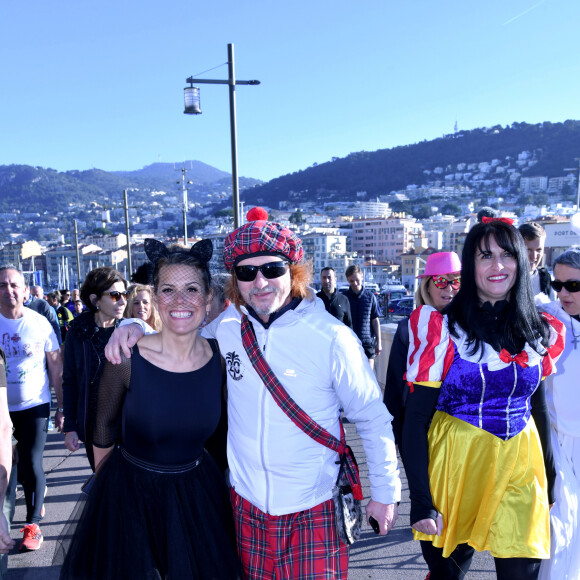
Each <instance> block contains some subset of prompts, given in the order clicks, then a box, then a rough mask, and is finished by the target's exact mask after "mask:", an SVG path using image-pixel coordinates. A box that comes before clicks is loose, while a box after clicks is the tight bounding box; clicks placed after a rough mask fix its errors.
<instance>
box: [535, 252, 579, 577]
mask: <svg viewBox="0 0 580 580" xmlns="http://www.w3.org/2000/svg"><path fill="white" fill-rule="evenodd" d="M554 278H555V280H554V281H553V282H552V288H554V290H556V292H557V293H558V300H556V301H555V302H550V303H549V304H546V305H544V309H545V310H546V312H548V313H550V314H552V315H553V316H555V317H556V318H558V319H559V320H561V321H562V322H563V323H564V324H565V325H566V346H565V348H564V352H563V353H562V356H561V357H560V360H559V362H558V372H557V373H556V374H555V375H552V376H550V377H549V378H548V379H547V385H546V399H547V403H548V408H549V410H550V419H551V427H552V429H551V431H552V447H553V451H554V460H555V463H556V482H555V487H554V495H555V498H556V503H555V504H554V506H553V508H552V510H551V512H550V527H551V557H550V560H544V561H543V562H542V567H541V571H540V578H541V579H542V580H548V579H551V580H565V579H570V580H572V579H574V580H578V579H579V578H580V521H579V519H580V509H579V503H580V396H579V393H578V377H579V376H580V248H571V249H569V250H567V251H566V252H564V253H563V254H562V255H560V256H559V257H558V258H557V259H556V260H555V262H554Z"/></svg>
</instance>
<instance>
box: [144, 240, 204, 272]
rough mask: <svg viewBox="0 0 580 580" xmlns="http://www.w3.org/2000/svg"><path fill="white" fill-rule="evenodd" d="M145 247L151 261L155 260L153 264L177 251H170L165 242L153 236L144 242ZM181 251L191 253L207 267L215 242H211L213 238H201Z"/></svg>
mask: <svg viewBox="0 0 580 580" xmlns="http://www.w3.org/2000/svg"><path fill="white" fill-rule="evenodd" d="M144 247H145V253H146V254H147V257H148V258H149V260H150V261H151V262H153V264H156V263H157V261H158V260H159V259H161V258H167V257H168V256H169V255H170V254H172V253H173V252H174V251H175V250H173V252H170V251H169V248H168V247H167V246H166V245H165V244H163V243H162V242H159V241H158V240H155V239H153V238H147V239H146V240H145V242H144ZM180 251H182V252H183V253H185V254H191V255H192V256H193V257H194V258H196V259H197V260H199V261H200V262H201V263H202V264H203V265H204V266H206V267H207V265H208V262H209V261H210V260H211V257H212V255H213V244H212V243H211V240H201V241H199V242H197V243H196V244H194V245H193V246H192V247H191V248H190V249H189V250H187V249H185V248H183V250H180Z"/></svg>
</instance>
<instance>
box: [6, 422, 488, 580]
mask: <svg viewBox="0 0 580 580" xmlns="http://www.w3.org/2000/svg"><path fill="white" fill-rule="evenodd" d="M346 432H347V438H348V440H349V442H350V443H351V445H352V447H353V450H354V452H355V455H356V457H357V458H359V466H360V468H361V475H362V478H363V485H364V487H365V495H366V496H367V497H368V493H369V490H368V479H367V467H366V463H365V462H364V461H362V460H363V458H364V453H363V451H362V446H361V444H360V440H359V439H358V437H357V436H356V433H355V430H354V427H353V426H352V425H346ZM44 468H45V471H46V473H47V484H48V492H47V495H46V517H45V518H44V520H43V521H42V525H41V529H42V533H43V535H44V544H43V545H42V548H41V549H40V550H38V551H37V552H26V553H19V552H18V546H19V543H20V542H19V540H20V538H21V537H22V534H20V533H19V532H18V530H19V529H20V528H21V527H22V525H23V524H24V517H25V507H24V498H23V496H22V491H21V489H20V488H19V489H18V493H17V506H16V514H15V517H14V522H13V525H12V537H13V538H15V539H16V540H17V545H16V548H15V549H14V551H13V552H12V554H10V555H9V557H8V574H7V579H8V580H23V579H26V580H53V579H57V578H58V574H59V568H58V567H52V566H51V562H52V557H53V553H54V549H55V544H56V540H57V538H58V537H59V534H60V533H61V531H62V529H63V526H64V525H65V523H66V522H67V520H68V518H69V515H70V513H71V511H72V509H73V507H74V505H75V503H76V500H77V498H78V495H79V493H80V487H81V485H82V483H83V482H84V481H85V480H86V479H87V477H88V476H89V475H90V468H89V464H88V462H87V460H86V457H85V454H84V452H83V451H78V452H77V453H70V452H69V451H67V450H66V449H65V447H64V445H63V437H62V435H60V434H58V433H56V432H51V433H49V436H48V441H47V444H46V450H45V455H44ZM403 475H404V474H403ZM399 513H400V516H399V520H398V522H397V525H396V526H395V528H394V529H393V530H392V531H391V532H390V533H389V535H388V536H386V537H378V536H376V535H375V534H374V533H373V531H372V530H371V529H370V528H368V527H366V525H365V527H364V529H363V533H362V537H361V539H360V540H359V541H358V542H357V543H356V544H355V545H354V547H353V548H352V550H351V561H350V567H349V575H348V578H349V580H368V579H373V580H379V579H380V580H383V579H387V580H389V579H393V580H423V579H424V578H425V576H426V574H427V567H426V565H425V563H424V562H423V559H422V557H421V555H420V550H419V546H418V544H417V543H415V542H413V540H412V538H411V531H410V528H409V494H408V487H407V481H406V479H405V478H404V477H403V500H402V502H401V505H400V509H399ZM493 570H494V567H493V559H492V558H491V556H490V555H489V554H487V553H484V554H477V555H476V557H475V558H474V561H473V565H472V568H471V571H470V572H469V574H468V575H467V579H469V580H471V579H473V580H492V579H494V578H495V572H494V571H493ZM103 580H107V579H106V578H104V579H103ZM127 580H134V579H129V578H128V579H127ZM135 580H138V579H135ZM179 580H187V579H179Z"/></svg>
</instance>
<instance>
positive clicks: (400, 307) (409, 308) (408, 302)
mask: <svg viewBox="0 0 580 580" xmlns="http://www.w3.org/2000/svg"><path fill="white" fill-rule="evenodd" d="M413 301H414V298H413V296H406V297H405V298H401V299H400V300H399V301H398V302H397V304H396V305H395V307H394V308H393V314H395V315H397V316H409V314H411V312H413V309H414V304H413Z"/></svg>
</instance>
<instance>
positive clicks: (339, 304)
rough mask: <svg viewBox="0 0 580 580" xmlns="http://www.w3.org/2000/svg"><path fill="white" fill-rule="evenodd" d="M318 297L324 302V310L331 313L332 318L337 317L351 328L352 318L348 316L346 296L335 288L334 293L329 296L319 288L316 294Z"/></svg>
mask: <svg viewBox="0 0 580 580" xmlns="http://www.w3.org/2000/svg"><path fill="white" fill-rule="evenodd" d="M316 296H318V298H320V299H321V300H322V302H324V306H325V308H326V311H327V312H329V313H330V314H332V316H334V318H337V319H338V320H340V321H341V322H344V324H346V325H347V326H348V327H349V328H352V319H351V316H350V302H349V301H348V298H347V297H346V296H345V295H344V294H343V293H342V292H338V291H337V290H335V291H334V294H333V295H332V296H331V297H330V298H329V297H328V296H327V295H326V294H325V292H324V290H321V291H320V292H318V294H316Z"/></svg>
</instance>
